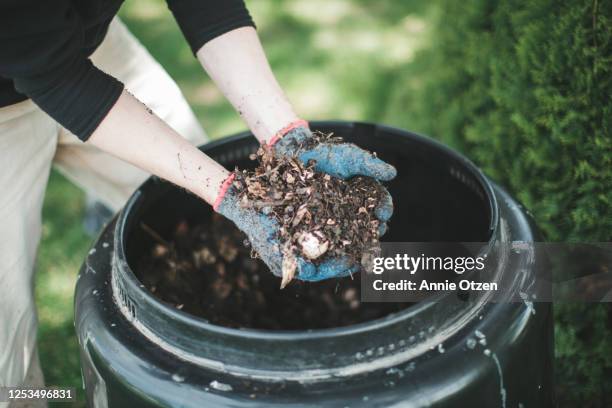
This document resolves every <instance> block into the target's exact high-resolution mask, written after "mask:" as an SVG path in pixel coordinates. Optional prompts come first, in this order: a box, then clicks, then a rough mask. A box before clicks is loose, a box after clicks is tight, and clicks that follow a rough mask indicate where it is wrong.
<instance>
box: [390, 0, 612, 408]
mask: <svg viewBox="0 0 612 408" xmlns="http://www.w3.org/2000/svg"><path fill="white" fill-rule="evenodd" d="M439 10H440V11H439V13H438V15H437V18H436V20H437V23H436V25H435V28H434V29H433V32H432V40H431V42H432V43H431V46H430V47H427V48H426V49H424V50H423V51H422V52H421V53H420V54H418V55H417V57H416V59H415V62H414V63H413V64H412V65H411V66H410V67H408V69H407V70H405V71H404V72H403V73H399V72H398V81H399V82H401V84H399V83H398V84H397V85H398V86H396V87H395V89H396V91H395V94H393V95H392V97H391V98H390V101H389V108H388V109H387V111H386V115H387V119H390V118H397V117H402V119H400V120H399V122H400V123H398V120H394V121H393V122H395V123H396V124H399V125H401V126H404V127H407V128H409V129H415V130H418V131H422V132H424V133H427V134H429V135H431V136H434V137H436V138H440V139H442V140H443V141H445V142H447V143H449V144H451V145H453V146H455V147H456V148H458V149H460V150H462V151H464V152H465V153H466V154H467V155H468V156H469V157H470V158H472V159H473V160H474V161H475V162H476V163H477V164H478V165H480V166H481V167H482V168H483V169H484V171H485V172H486V173H487V174H488V175H489V176H491V177H493V178H494V179H495V180H497V181H499V182H500V183H501V184H502V185H504V186H506V187H507V188H509V189H510V190H511V192H512V193H513V194H514V195H515V196H516V197H518V198H519V200H520V201H522V202H523V203H524V204H525V205H526V207H527V208H529V209H530V210H531V212H532V213H533V215H534V217H535V219H536V220H537V221H538V225H539V226H540V227H541V228H542V230H543V231H544V233H545V237H546V239H548V240H555V241H556V240H561V241H565V240H568V241H609V240H610V238H611V233H612V211H611V210H610V208H611V207H612V135H611V133H612V130H611V120H612V98H611V97H612V52H611V51H612V30H611V29H610V27H612V3H610V2H599V1H598V0H593V1H592V2H591V1H590V2H558V1H552V0H537V1H531V2H524V1H516V0H502V1H497V2H493V1H485V0H480V1H473V2H444V3H443V4H442V5H440V6H439ZM402 115H403V116H402ZM555 319H556V327H555V333H556V374H557V390H558V392H557V394H558V397H559V398H560V402H561V403H562V405H566V404H567V405H570V406H610V405H607V404H612V400H611V399H610V398H611V397H610V393H611V391H612V381H610V378H611V377H612V335H611V333H612V308H610V307H606V306H604V305H598V306H596V305H572V304H565V305H556V306H555ZM578 402H580V404H577V403H578Z"/></svg>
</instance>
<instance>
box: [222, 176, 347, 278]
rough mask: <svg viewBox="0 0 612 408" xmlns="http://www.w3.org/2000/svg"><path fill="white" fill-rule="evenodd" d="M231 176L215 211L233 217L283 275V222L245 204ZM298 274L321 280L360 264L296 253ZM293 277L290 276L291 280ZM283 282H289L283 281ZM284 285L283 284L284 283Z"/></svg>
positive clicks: (271, 267)
mask: <svg viewBox="0 0 612 408" xmlns="http://www.w3.org/2000/svg"><path fill="white" fill-rule="evenodd" d="M232 179H233V177H232V176H230V179H228V180H229V183H227V181H226V183H227V186H226V187H227V189H226V190H225V191H223V190H222V196H221V199H220V200H219V201H218V204H215V210H216V211H217V212H218V213H219V214H221V215H223V216H225V217H226V218H228V219H230V220H231V221H233V222H234V224H236V226H237V227H238V228H239V229H240V230H242V231H243V232H244V233H245V234H246V235H247V237H248V238H249V241H250V242H251V245H252V247H253V249H254V250H255V251H257V254H258V255H259V257H260V258H261V259H262V261H264V263H265V264H266V265H267V266H268V267H269V268H270V271H272V273H273V274H274V275H276V276H279V277H283V278H285V277H284V276H283V253H282V247H281V243H280V242H279V241H278V239H277V238H276V236H277V232H278V229H279V225H278V223H277V222H276V220H275V219H273V218H272V217H271V216H269V215H266V214H265V213H263V212H262V211H261V210H259V209H256V208H253V207H243V206H241V205H240V202H239V194H238V191H237V190H236V187H234V186H233V185H231V184H230V183H231V180H232ZM294 261H295V272H294V275H295V277H296V278H298V279H300V280H306V281H319V280H323V279H328V278H332V277H343V276H347V275H349V274H351V273H354V272H356V271H357V270H358V265H355V264H351V263H349V262H348V261H347V260H346V259H337V258H336V259H334V258H332V259H330V260H327V261H325V262H323V263H321V264H319V265H315V264H313V263H312V262H310V261H308V260H306V259H304V258H303V257H299V256H296V257H295V259H294ZM292 277H293V276H291V277H289V280H291V278H292ZM283 283H284V284H286V283H288V281H287V282H285V281H284V280H283ZM281 285H283V284H281Z"/></svg>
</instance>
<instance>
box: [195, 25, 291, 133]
mask: <svg viewBox="0 0 612 408" xmlns="http://www.w3.org/2000/svg"><path fill="white" fill-rule="evenodd" d="M197 57H198V60H199V61H200V63H201V64H202V66H203V67H204V69H205V70H206V72H208V74H209V75H210V77H211V78H212V79H213V81H214V82H215V83H216V84H217V86H218V87H219V88H220V89H221V92H223V94H224V95H225V97H226V98H227V99H228V100H229V101H230V102H231V104H232V105H233V106H234V108H236V110H237V111H238V113H239V114H240V116H242V118H243V119H244V120H245V121H246V123H247V125H248V127H249V128H250V129H251V131H252V132H253V134H254V135H255V137H256V138H257V139H258V140H259V141H260V142H261V143H265V142H266V141H267V140H268V139H269V138H271V137H272V136H273V135H274V134H275V133H276V132H278V131H279V130H281V129H282V128H283V127H285V126H286V125H287V124H289V123H292V122H294V121H296V120H297V119H298V118H297V115H296V114H295V112H294V111H293V108H292V106H291V104H290V103H289V101H288V99H287V97H286V96H285V94H284V92H283V90H282V89H281V87H280V85H279V84H278V82H277V81H276V78H275V77H274V74H273V73H272V70H271V69H270V65H269V64H268V60H267V58H266V56H265V54H264V51H263V48H262V46H261V43H260V41H259V38H258V36H257V32H256V31H255V29H254V28H252V27H242V28H238V29H235V30H232V31H229V32H227V33H225V34H223V35H221V36H219V37H217V38H215V39H213V40H211V41H209V42H207V43H206V44H205V45H204V46H203V47H202V48H200V50H199V51H198V52H197Z"/></svg>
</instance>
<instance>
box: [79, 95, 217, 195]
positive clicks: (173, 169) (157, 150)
mask: <svg viewBox="0 0 612 408" xmlns="http://www.w3.org/2000/svg"><path fill="white" fill-rule="evenodd" d="M88 143H91V144H92V145H94V146H96V147H98V148H100V149H102V150H104V151H106V152H108V153H110V154H112V155H114V156H117V157H119V158H120V159H123V160H125V161H127V162H129V163H132V164H133V165H135V166H137V167H140V168H141V169H143V170H145V171H147V172H149V173H152V174H155V175H157V176H159V177H162V178H164V179H166V180H168V181H171V182H172V183H174V184H176V185H178V186H180V187H183V188H185V189H187V190H189V191H191V192H192V193H194V194H196V195H197V196H199V197H200V198H202V199H203V200H204V201H206V202H207V203H209V204H211V205H212V204H213V203H214V201H215V199H216V198H217V195H218V193H219V189H220V187H221V184H222V183H223V181H224V180H225V179H226V178H227V177H228V175H229V172H228V171H227V170H226V169H225V168H223V166H221V165H220V164H219V163H217V162H215V161H214V160H213V159H211V158H210V157H208V156H206V155H205V154H204V153H202V152H201V151H200V150H198V149H197V148H196V147H194V146H192V145H191V144H190V143H189V142H188V141H187V140H185V139H183V138H182V137H181V136H180V135H179V134H177V133H176V132H175V131H174V130H173V129H172V128H171V127H170V126H168V125H167V124H166V123H165V122H164V121H162V120H161V119H160V118H158V117H157V116H155V114H154V113H153V112H152V111H151V110H150V109H149V108H147V107H146V106H145V105H144V104H143V103H142V102H140V101H138V99H136V98H135V97H134V96H132V95H131V94H130V93H128V92H126V91H124V92H123V94H122V95H121V97H120V98H119V99H118V100H117V103H116V104H115V105H114V106H113V108H112V109H111V110H110V112H109V113H108V115H107V116H106V118H104V120H103V121H102V122H101V123H100V125H99V126H98V128H97V129H96V130H95V131H94V133H93V134H92V135H91V137H90V138H89V140H88Z"/></svg>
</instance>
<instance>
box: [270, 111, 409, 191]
mask: <svg viewBox="0 0 612 408" xmlns="http://www.w3.org/2000/svg"><path fill="white" fill-rule="evenodd" d="M304 124H305V125H304V126H298V127H296V128H293V129H291V130H289V131H288V132H287V133H286V134H285V135H284V136H282V137H280V138H277V141H275V142H273V148H274V151H275V152H276V153H277V154H281V155H285V156H294V157H297V158H298V159H300V161H302V163H304V164H306V163H308V161H310V160H314V161H316V163H317V164H316V166H315V170H317V171H319V172H321V173H327V174H329V175H331V176H334V177H338V178H341V179H348V178H351V177H354V176H366V177H372V178H375V179H376V180H379V181H389V180H392V179H393V178H395V176H396V174H397V171H396V170H395V167H393V166H392V165H390V164H389V163H386V162H384V161H382V160H380V159H379V158H377V157H375V156H374V155H373V154H372V153H370V152H368V151H365V150H363V149H361V148H359V147H357V146H356V145H355V144H353V143H318V144H315V143H313V141H314V139H313V135H312V132H311V131H310V129H308V127H306V122H304Z"/></svg>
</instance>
